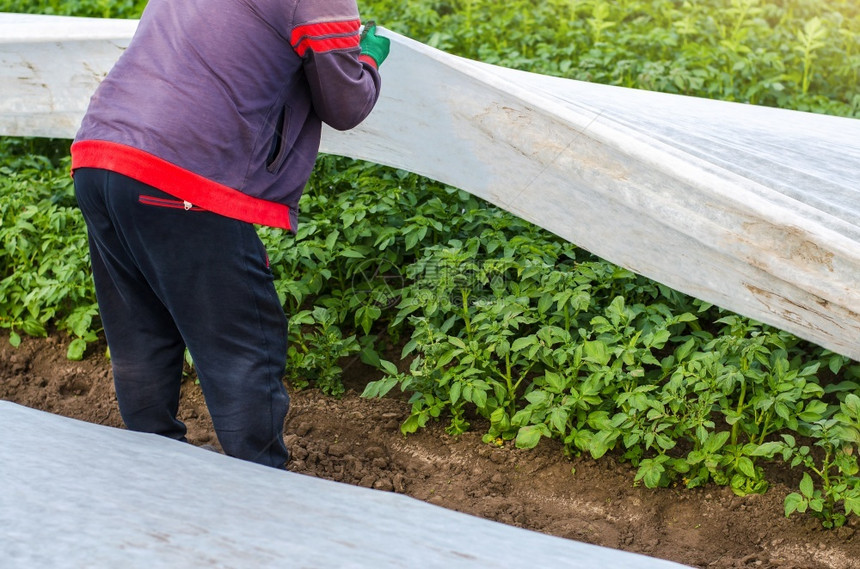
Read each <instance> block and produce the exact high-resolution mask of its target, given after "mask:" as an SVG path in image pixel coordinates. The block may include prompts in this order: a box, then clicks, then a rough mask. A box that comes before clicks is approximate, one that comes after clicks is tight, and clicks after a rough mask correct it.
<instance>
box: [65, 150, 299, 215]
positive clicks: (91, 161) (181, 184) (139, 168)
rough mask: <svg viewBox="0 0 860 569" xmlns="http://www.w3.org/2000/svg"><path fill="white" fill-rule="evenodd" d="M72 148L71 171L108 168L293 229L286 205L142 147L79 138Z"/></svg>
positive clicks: (220, 210) (207, 205) (209, 205)
mask: <svg viewBox="0 0 860 569" xmlns="http://www.w3.org/2000/svg"><path fill="white" fill-rule="evenodd" d="M71 151H72V171H73V172H74V171H75V170H76V169H78V168H102V169H104V170H110V171H112V172H117V173H118V174H122V175H124V176H128V177H129V178H133V179H135V180H137V181H139V182H142V183H144V184H146V185H148V186H152V187H154V188H157V189H159V190H161V191H163V192H165V193H168V194H170V195H171V196H174V197H176V198H179V199H181V200H184V201H188V202H191V203H192V204H194V205H195V206H199V207H202V208H203V209H205V210H208V211H211V212H213V213H217V214H219V215H223V216H225V217H230V218H232V219H238V220H240V221H246V222H248V223H256V224H259V225H267V226H269V227H278V228H281V229H287V230H290V231H292V229H293V228H292V227H291V224H290V208H289V207H288V206H286V205H284V204H279V203H275V202H270V201H267V200H263V199H260V198H255V197H253V196H249V195H247V194H243V193H242V192H240V191H239V190H235V189H233V188H230V187H228V186H225V185H223V184H219V183H217V182H213V181H212V180H209V179H207V178H204V177H203V176H200V175H199V174H195V173H193V172H189V171H188V170H185V169H184V168H180V167H179V166H177V165H176V164H172V163H170V162H168V161H166V160H162V159H161V158H159V157H157V156H154V155H152V154H150V153H148V152H144V151H143V150H139V149H137V148H132V147H131V146H126V145H125V144H119V143H116V142H108V141H105V140H82V141H80V142H76V143H74V144H73V145H72V149H71Z"/></svg>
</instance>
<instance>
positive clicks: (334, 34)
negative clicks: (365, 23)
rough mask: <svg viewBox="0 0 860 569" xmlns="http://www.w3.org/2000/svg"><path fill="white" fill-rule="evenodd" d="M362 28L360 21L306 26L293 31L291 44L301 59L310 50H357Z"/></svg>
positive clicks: (320, 51) (321, 51) (322, 51)
mask: <svg viewBox="0 0 860 569" xmlns="http://www.w3.org/2000/svg"><path fill="white" fill-rule="evenodd" d="M360 27H361V22H360V21H359V20H344V21H340V22H320V23H317V24H305V25H303V26H297V27H296V28H294V29H293V32H292V34H290V43H291V44H292V46H293V49H294V50H295V51H296V53H297V54H298V55H299V57H304V55H305V53H307V51H308V50H311V51H312V52H314V53H325V52H327V51H332V50H336V49H350V48H355V47H358V45H359V41H360V38H359V35H358V30H359V28H360Z"/></svg>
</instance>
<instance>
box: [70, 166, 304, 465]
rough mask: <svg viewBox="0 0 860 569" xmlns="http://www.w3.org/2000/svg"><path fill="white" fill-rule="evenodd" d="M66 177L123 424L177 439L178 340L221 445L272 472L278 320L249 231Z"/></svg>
mask: <svg viewBox="0 0 860 569" xmlns="http://www.w3.org/2000/svg"><path fill="white" fill-rule="evenodd" d="M74 180H75V192H76V195H77V199H78V204H79V206H80V208H81V211H82V212H83V215H84V219H85V220H86V223H87V229H88V232H89V244H90V255H91V257H92V266H93V279H94V281H95V287H96V295H97V298H98V303H99V309H100V313H101V318H102V322H103V325H104V329H105V335H106V337H107V342H108V347H109V348H110V355H111V365H112V368H113V375H114V384H115V385H116V393H117V399H118V401H119V407H120V412H121V414H122V418H123V421H124V422H125V424H126V426H127V427H128V428H129V429H131V430H134V431H143V432H148V433H157V434H160V435H164V436H166V437H170V438H173V439H177V440H185V433H186V429H185V425H184V424H183V423H182V422H181V421H179V420H178V419H177V417H176V415H177V411H178V407H179V392H180V383H181V379H182V366H183V361H184V350H185V348H186V346H187V347H188V350H189V352H190V354H191V357H192V359H193V361H194V366H195V369H196V371H197V375H198V377H199V379H200V386H201V387H202V390H203V394H204V396H205V398H206V403H207V406H208V408H209V411H210V414H211V415H212V421H213V423H214V426H215V431H216V433H217V435H218V440H219V442H220V443H221V446H222V447H223V449H224V451H225V453H226V454H228V455H230V456H234V457H237V458H241V459H244V460H249V461H252V462H257V463H260V464H265V465H268V466H273V467H276V468H284V466H285V464H286V462H287V460H288V453H287V449H286V447H285V446H284V442H283V429H284V419H285V417H286V414H287V408H288V405H289V398H288V396H287V392H286V390H285V389H284V385H283V383H282V377H283V374H284V368H285V365H286V344H287V320H286V316H285V315H284V312H283V307H282V306H281V304H280V302H279V301H278V296H277V293H276V292H275V288H274V284H273V278H272V274H271V272H270V270H269V267H268V260H267V256H266V251H265V248H264V247H263V244H262V243H261V242H260V239H259V237H258V236H257V234H256V232H255V230H254V227H253V226H252V225H251V224H248V223H245V222H242V221H237V220H234V219H230V218H227V217H223V216H220V215H217V214H214V213H211V212H208V211H204V210H201V209H200V208H197V207H194V206H192V205H191V204H189V203H186V202H183V201H182V200H178V199H176V198H174V197H172V196H170V195H168V194H166V193H164V192H161V191H160V190H157V189H156V188H153V187H151V186H147V185H145V184H142V183H140V182H138V181H136V180H133V179H131V178H128V177H126V176H123V175H121V174H117V173H115V172H111V171H108V170H101V169H92V168H81V169H78V170H76V171H75V174H74Z"/></svg>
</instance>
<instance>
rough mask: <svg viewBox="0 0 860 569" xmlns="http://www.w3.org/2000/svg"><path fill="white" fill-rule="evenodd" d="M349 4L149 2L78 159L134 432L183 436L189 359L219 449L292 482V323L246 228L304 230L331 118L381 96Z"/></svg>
mask: <svg viewBox="0 0 860 569" xmlns="http://www.w3.org/2000/svg"><path fill="white" fill-rule="evenodd" d="M359 28H360V22H359V19H358V9H357V7H356V4H355V0H254V1H251V0H181V1H178V0H150V2H149V4H148V6H147V8H146V10H145V11H144V14H143V16H142V18H141V21H140V25H139V28H138V31H137V33H136V34H135V36H134V38H133V40H132V42H131V44H130V45H129V47H128V49H127V51H126V52H125V53H124V54H123V55H122V56H121V57H120V59H119V61H118V62H117V64H116V65H115V67H114V68H113V69H112V70H111V72H110V73H109V74H108V76H107V78H105V80H104V81H103V83H102V84H101V85H100V87H99V88H98V90H97V91H96V93H95V94H94V95H93V98H92V100H91V103H90V107H89V109H88V111H87V114H86V116H85V117H84V120H83V123H82V125H81V128H80V130H79V131H78V134H77V137H76V139H75V142H74V143H73V145H72V171H73V175H74V179H75V192H76V196H77V198H78V203H79V205H80V207H81V211H82V213H83V215H84V218H85V220H86V222H87V229H88V233H89V241H90V254H91V258H92V265H93V279H94V281H95V285H96V294H97V297H98V302H99V308H100V314H101V319H102V324H103V326H104V330H105V335H106V337H107V341H108V346H109V347H110V351H111V365H112V368H113V372H114V383H115V385H116V393H117V400H118V402H119V407H120V411H121V414H122V417H123V420H124V422H125V423H126V425H127V426H128V428H130V429H132V430H137V431H145V432H150V433H157V434H160V435H163V436H166V437H170V438H174V439H178V440H185V425H184V424H183V423H182V422H181V421H179V420H178V418H177V416H176V415H177V411H178V407H179V393H180V384H181V378H182V366H183V362H184V350H185V348H186V347H187V348H188V350H189V352H190V353H191V356H192V358H193V360H194V363H195V368H196V370H197V375H198V378H199V379H200V384H201V387H202V389H203V393H204V395H205V397H206V401H207V404H208V406H209V410H210V413H211V415H212V420H213V423H214V426H215V431H216V433H217V435H218V439H219V441H220V443H221V445H222V447H223V448H224V450H225V452H226V453H227V454H229V455H231V456H236V457H239V458H243V459H246V460H251V461H254V462H259V463H261V464H265V465H268V466H274V467H278V468H283V467H284V465H285V463H286V461H287V459H288V452H287V449H286V447H285V445H284V442H283V437H282V435H283V426H284V418H285V416H286V413H287V408H288V405H289V398H288V396H287V393H286V390H285V388H284V385H283V382H282V379H283V373H284V367H285V364H286V341H287V329H286V328H287V326H286V324H287V323H286V318H285V316H284V313H283V307H282V306H281V304H280V301H279V299H278V295H277V293H276V291H275V289H274V285H273V275H272V272H271V270H270V268H269V263H268V257H267V255H266V251H265V248H264V247H263V245H262V243H261V242H260V239H259V237H258V236H257V234H256V231H255V229H254V227H253V225H251V224H252V223H257V224H263V225H269V226H274V227H281V228H284V229H290V230H293V231H295V228H296V224H297V216H296V213H297V210H298V208H297V205H298V201H299V197H300V196H301V192H302V190H303V188H304V185H305V183H306V182H307V179H308V177H309V175H310V172H311V169H312V168H313V165H314V162H315V160H316V156H317V153H318V151H319V140H320V131H321V122H326V123H328V124H330V125H331V126H332V127H334V128H339V129H348V128H352V127H353V126H356V125H357V124H358V123H360V122H361V121H362V120H363V119H364V118H365V117H366V116H367V115H368V114H369V113H370V111H371V110H372V108H373V106H374V104H375V103H376V100H377V98H378V96H379V88H380V77H379V73H378V71H377V68H378V66H379V64H381V63H382V61H383V60H384V59H385V57H386V56H387V55H388V49H389V44H388V40H386V39H385V38H381V37H378V36H376V35H375V29H374V28H373V27H372V28H371V29H370V30H366V33H365V35H364V36H363V37H361V38H360V37H359Z"/></svg>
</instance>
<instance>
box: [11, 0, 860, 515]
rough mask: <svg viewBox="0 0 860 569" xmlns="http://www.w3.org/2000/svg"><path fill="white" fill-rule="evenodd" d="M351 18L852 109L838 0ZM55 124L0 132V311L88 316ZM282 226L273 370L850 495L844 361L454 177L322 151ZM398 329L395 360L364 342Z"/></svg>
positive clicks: (571, 442) (73, 328)
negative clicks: (32, 133) (282, 360)
mask: <svg viewBox="0 0 860 569" xmlns="http://www.w3.org/2000/svg"><path fill="white" fill-rule="evenodd" d="M144 6H145V2H144V1H142V0H135V1H131V0H126V1H109V0H65V1H61V0H39V1H35V2H33V1H28V2H22V1H20V0H0V10H2V11H17V12H41V13H50V14H70V15H78V16H109V17H137V16H138V15H139V14H140V12H141V11H142V9H143V7H144ZM360 7H361V10H362V15H363V17H364V19H365V20H368V19H375V20H376V21H378V22H379V23H380V24H381V25H383V26H385V27H388V28H390V29H393V30H395V31H399V32H402V33H405V34H406V35H409V36H411V37H413V38H415V39H418V40H419V41H424V42H426V43H430V44H431V45H435V46H437V47H439V48H441V49H444V50H446V51H449V52H453V53H457V54H459V55H463V56H466V57H471V58H475V59H479V60H482V61H486V62H489V63H495V64H500V65H504V66H507V67H514V68H519V69H525V70H528V71H533V72H537V73H543V74H549V75H557V76H563V77H569V78H574V79H581V80H587V81H594V82H600V83H606V84H612V85H621V86H625V87H634V88H641V89H651V90H659V91H666V92H671V93H680V94H686V95H693V96H700V97H710V98H718V99H724V100H730V101H741V102H747V103H753V104H760V105H770V106H779V107H784V108H792V109H798V110H806V111H814V112H822V113H828V114H835V115H842V116H853V117H860V95H858V93H857V85H858V83H860V78H858V70H860V46H858V38H860V9H858V7H857V4H856V3H855V2H849V1H848V0H827V1H815V2H813V1H811V0H787V1H785V2H779V3H777V2H768V1H760V0H699V1H696V2H677V1H673V0H649V1H647V2H646V1H644V0H623V1H620V2H606V1H603V0H584V1H579V2H574V1H572V0H546V1H541V2H537V1H534V0H513V1H510V2H497V1H491V0H415V1H412V2H409V3H408V6H406V8H404V3H403V2H400V1H394V0H363V1H362V2H361V3H360ZM67 154H68V142H67V141H45V140H35V139H0V208H2V209H0V213H2V217H0V233H2V237H3V243H4V248H3V251H2V255H0V267H2V270H3V272H2V274H0V277H2V281H0V292H2V294H0V298H2V302H0V326H2V327H3V328H6V329H9V330H10V339H11V341H12V343H18V342H19V341H20V335H21V334H22V333H23V334H32V335H44V334H45V333H47V331H48V330H49V329H51V327H57V328H59V329H61V330H64V331H67V332H68V333H69V334H70V336H71V337H72V342H71V345H70V347H69V357H70V358H79V357H82V355H83V353H84V350H85V348H86V345H87V343H89V342H92V341H94V340H95V339H96V337H97V334H98V333H99V331H100V324H99V320H98V314H97V308H96V305H95V301H94V295H93V293H92V290H91V285H90V282H89V278H90V277H89V270H88V266H87V264H88V260H87V255H86V236H85V231H84V225H83V221H82V219H81V218H80V215H79V213H78V212H77V210H76V209H75V203H74V196H73V192H72V189H71V184H70V179H69V177H68V160H67V158H66V156H67ZM301 211H302V222H301V224H300V228H299V233H298V235H296V236H295V237H294V238H293V237H291V236H289V235H285V234H284V232H282V231H280V230H275V229H271V228H260V229H259V233H260V236H261V238H262V239H263V241H264V243H265V244H266V246H267V249H268V251H269V256H270V260H271V265H272V270H273V272H274V273H275V277H276V281H275V285H276V288H277V290H278V293H279V295H280V297H281V300H282V302H283V304H284V306H285V309H286V311H287V313H288V314H289V315H290V316H291V318H290V328H289V333H290V342H289V348H288V350H289V352H288V359H289V370H288V374H289V380H290V381H291V382H292V383H293V384H294V385H295V386H297V387H305V386H309V385H314V386H316V387H318V388H320V389H322V390H323V391H325V392H326V393H330V394H332V395H339V394H341V393H343V390H344V387H343V384H342V381H341V376H342V374H343V373H344V371H343V370H344V369H346V368H347V363H351V362H352V361H354V360H355V359H356V358H361V360H362V361H364V362H365V363H367V364H370V365H372V366H377V367H378V368H379V369H380V374H381V377H380V379H379V380H377V381H373V382H370V383H368V384H367V386H366V389H365V391H364V395H365V396H367V397H382V396H385V395H386V394H388V393H389V392H390V391H391V390H392V389H394V388H399V389H400V390H402V391H403V392H405V393H407V394H408V396H409V401H410V404H411V413H410V416H409V417H408V419H407V420H406V421H405V422H404V424H403V425H402V427H401V428H402V431H403V432H404V433H411V432H414V431H416V430H418V429H419V428H422V427H424V426H425V425H427V424H428V423H429V422H430V421H432V420H444V421H446V422H447V429H448V431H449V432H450V433H453V434H457V433H462V432H464V431H465V430H467V429H469V428H472V426H473V425H479V426H480V428H481V429H483V430H484V434H485V440H486V441H487V442H489V443H492V444H502V445H503V444H505V441H510V442H509V444H511V445H516V446H517V447H520V448H531V447H534V446H536V445H538V444H540V441H541V440H542V439H544V438H552V439H555V440H557V441H559V442H560V444H561V445H562V447H563V448H564V451H565V452H566V453H567V454H570V455H577V454H581V453H587V454H588V455H589V456H591V457H593V458H595V459H599V458H601V457H604V456H606V455H612V456H614V457H616V458H618V459H621V460H625V461H628V462H630V463H631V464H633V465H634V466H635V467H636V469H637V473H636V475H635V482H636V483H641V484H644V485H645V486H647V487H649V488H655V487H661V486H667V485H676V484H680V485H684V486H687V487H697V486H702V485H704V484H720V485H726V486H728V487H730V488H731V489H732V490H733V491H734V492H736V493H738V494H746V493H751V492H764V491H765V490H766V488H767V486H768V481H767V479H766V477H765V468H764V467H765V466H766V464H767V462H768V461H782V462H784V463H785V464H787V465H789V466H791V467H792V468H798V469H800V473H799V474H798V476H799V479H800V485H799V489H798V490H799V491H798V492H793V493H791V494H790V495H789V496H787V497H786V499H785V513H786V515H792V514H793V513H794V512H811V513H812V514H813V515H815V516H817V517H818V518H819V519H821V521H822V524H823V525H824V526H825V527H838V526H839V525H842V524H844V523H845V522H846V520H847V518H848V516H851V515H858V514H860V480H859V479H858V464H857V452H858V444H860V398H858V393H860V383H858V382H860V365H858V364H857V362H851V361H849V360H847V359H846V358H843V357H842V356H839V355H836V354H833V353H830V352H828V351H826V350H822V349H820V348H817V347H815V346H811V345H809V344H806V343H804V342H801V341H799V340H798V339H797V338H795V337H793V336H791V335H789V334H786V333H784V332H780V331H778V330H775V329H773V328H770V327H768V326H764V325H762V324H760V323H757V322H754V321H751V320H749V319H746V318H741V317H739V316H737V315H734V314H730V313H728V312H725V311H722V310H720V309H718V308H716V307H713V306H710V305H708V304H706V303H702V302H700V301H697V300H694V299H692V298H689V297H687V296H685V295H683V294H680V293H678V292H677V291H673V290H671V289H668V288H667V287H665V286H662V285H660V284H657V283H654V282H652V281H649V280H647V279H644V278H642V277H639V276H637V275H635V274H633V273H631V272H629V271H626V270H624V269H621V268H619V267H616V266H614V265H612V264H610V263H608V262H606V261H603V260H601V259H597V258H595V257H593V256H591V255H589V254H588V253H586V252H584V251H582V250H579V249H578V248H576V247H575V246H573V245H571V244H568V243H565V242H563V241H561V240H559V239H558V238H556V237H554V236H552V235H550V234H549V233H547V232H545V231H542V230H540V229H538V228H536V227H535V226H533V225H530V224H528V223H526V222H524V221H522V220H520V219H517V218H516V217H514V216H512V215H510V214H508V213H506V212H504V211H501V210H498V209H496V208H494V207H491V206H489V205H488V204H487V203H485V202H482V201H481V200H478V199H476V198H474V197H472V196H470V195H468V194H466V193H465V192H462V191H458V190H456V189H453V188H449V187H446V186H444V185H442V184H438V183H435V182H432V181H429V180H426V179H424V178H421V177H419V176H416V175H413V174H409V173H406V172H402V171H398V170H393V169H390V168H383V167H380V166H374V165H369V164H364V163H360V162H356V161H350V160H345V159H342V158H336V157H332V156H323V157H321V158H320V160H319V161H318V164H317V168H316V171H315V173H314V175H313V177H312V179H311V181H310V182H309V184H308V187H307V190H306V192H305V195H304V197H303V198H302V203H301ZM393 349H399V350H401V361H399V362H397V363H395V362H391V361H386V360H384V359H382V358H381V356H380V354H381V353H390V352H391V350H393Z"/></svg>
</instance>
